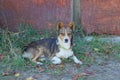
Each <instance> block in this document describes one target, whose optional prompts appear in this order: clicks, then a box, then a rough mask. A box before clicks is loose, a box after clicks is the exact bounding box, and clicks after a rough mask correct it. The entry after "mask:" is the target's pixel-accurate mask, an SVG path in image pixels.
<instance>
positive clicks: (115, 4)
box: [81, 0, 120, 35]
mask: <svg viewBox="0 0 120 80" xmlns="http://www.w3.org/2000/svg"><path fill="white" fill-rule="evenodd" d="M81 20H82V25H83V27H84V29H85V30H86V32H87V33H88V34H89V33H92V32H96V33H98V34H103V33H106V34H116V35H120V0H81Z"/></svg>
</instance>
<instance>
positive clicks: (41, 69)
mask: <svg viewBox="0 0 120 80" xmlns="http://www.w3.org/2000/svg"><path fill="white" fill-rule="evenodd" d="M37 69H38V71H39V72H43V71H45V70H44V69H43V68H42V67H40V66H39V67H37Z"/></svg>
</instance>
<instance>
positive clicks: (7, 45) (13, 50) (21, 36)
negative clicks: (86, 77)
mask: <svg viewBox="0 0 120 80" xmlns="http://www.w3.org/2000/svg"><path fill="white" fill-rule="evenodd" d="M76 34H77V36H76ZM81 34H83V32H82V33H81V31H80V30H78V29H77V30H76V31H75V32H74V43H75V46H74V47H73V50H74V53H75V55H76V56H77V57H78V58H79V59H80V60H84V64H85V65H86V64H88V63H89V64H93V63H94V56H99V57H102V58H103V59H104V58H105V56H107V58H109V56H113V57H114V58H116V59H119V58H120V47H119V45H118V44H114V45H113V44H111V43H104V42H100V41H98V37H100V36H95V37H94V39H93V41H91V42H86V41H85V40H83V38H81V37H80V36H79V35H81ZM54 36H56V31H55V30H53V31H51V32H49V31H48V30H46V31H37V30H35V29H33V28H32V26H31V25H29V24H26V25H23V24H20V25H19V28H18V32H17V33H14V32H10V31H8V30H3V29H0V54H1V55H2V57H3V58H2V60H1V63H0V64H2V65H10V67H14V68H25V67H26V66H27V65H28V64H27V62H26V61H25V60H24V59H23V58H22V57H21V55H22V53H23V49H24V46H26V45H27V44H28V43H30V42H31V41H35V40H39V39H41V38H47V37H54ZM83 36H84V35H83ZM107 51H108V52H109V53H107ZM86 53H91V54H92V55H91V56H90V57H88V56H86ZM70 61H72V60H71V59H70ZM64 62H66V61H64Z"/></svg>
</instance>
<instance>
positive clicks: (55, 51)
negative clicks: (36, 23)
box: [23, 22, 82, 64]
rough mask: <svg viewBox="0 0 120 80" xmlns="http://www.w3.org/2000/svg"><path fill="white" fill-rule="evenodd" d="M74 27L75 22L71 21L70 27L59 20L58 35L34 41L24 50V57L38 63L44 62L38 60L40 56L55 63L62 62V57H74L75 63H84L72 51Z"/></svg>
mask: <svg viewBox="0 0 120 80" xmlns="http://www.w3.org/2000/svg"><path fill="white" fill-rule="evenodd" d="M74 28H75V25H74V23H73V22H70V23H69V25H68V27H64V24H63V22H58V23H57V31H58V36H57V37H56V38H47V39H42V40H38V41H33V42H32V43H30V44H29V45H28V46H27V48H26V49H25V50H24V53H23V57H24V58H28V59H30V60H31V61H33V62H35V63H37V64H42V63H41V62H38V61H37V59H38V58H42V57H44V58H47V59H49V60H51V61H52V63H53V64H60V63H61V58H62V57H63V58H68V57H73V60H74V61H75V63H79V64H82V62H81V61H79V60H78V59H77V58H76V57H75V56H74V54H73V51H72V37H73V36H72V32H73V30H74ZM69 53H70V55H69ZM64 54H65V55H64Z"/></svg>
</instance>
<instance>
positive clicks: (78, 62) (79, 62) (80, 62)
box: [75, 60, 83, 65]
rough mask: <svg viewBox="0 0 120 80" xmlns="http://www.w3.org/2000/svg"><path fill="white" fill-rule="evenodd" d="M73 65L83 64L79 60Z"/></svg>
mask: <svg viewBox="0 0 120 80" xmlns="http://www.w3.org/2000/svg"><path fill="white" fill-rule="evenodd" d="M75 63H77V64H80V65H81V64H83V63H82V61H79V60H78V61H76V62H75Z"/></svg>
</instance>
